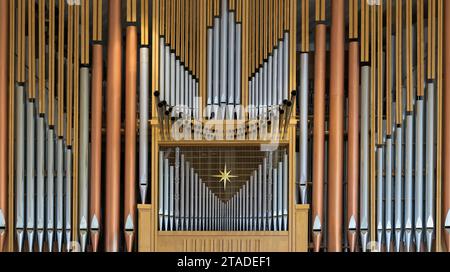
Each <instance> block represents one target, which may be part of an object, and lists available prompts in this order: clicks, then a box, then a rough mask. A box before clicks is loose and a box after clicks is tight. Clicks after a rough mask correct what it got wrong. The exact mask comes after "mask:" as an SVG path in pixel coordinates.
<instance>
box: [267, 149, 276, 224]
mask: <svg viewBox="0 0 450 272" xmlns="http://www.w3.org/2000/svg"><path fill="white" fill-rule="evenodd" d="M272 162H273V160H272V152H269V155H268V159H267V200H268V201H267V211H268V214H267V217H268V219H269V220H268V222H267V224H268V229H269V230H275V228H274V225H273V220H272V216H273V211H274V209H273V208H274V206H273V202H272V201H273V200H272V199H273V197H274V194H273V176H272V175H273V174H272V172H273V167H272Z"/></svg>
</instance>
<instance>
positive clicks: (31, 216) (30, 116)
mask: <svg viewBox="0 0 450 272" xmlns="http://www.w3.org/2000/svg"><path fill="white" fill-rule="evenodd" d="M26 108H27V109H26V111H27V118H26V119H27V130H26V131H27V138H26V169H27V170H26V180H27V189H26V190H27V205H26V207H27V211H26V214H27V239H28V251H30V252H32V251H33V245H34V243H33V242H34V230H35V229H34V228H35V224H34V223H35V183H34V173H35V170H34V169H35V168H34V164H35V161H34V155H35V153H34V142H35V139H34V127H35V126H34V123H35V122H34V120H35V116H34V102H33V100H30V99H29V100H28V101H27V102H26Z"/></svg>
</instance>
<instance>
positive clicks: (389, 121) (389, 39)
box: [384, 0, 395, 252]
mask: <svg viewBox="0 0 450 272" xmlns="http://www.w3.org/2000/svg"><path fill="white" fill-rule="evenodd" d="M392 6H393V5H392V1H390V0H389V1H387V2H386V61H385V63H386V65H385V66H386V68H385V69H386V86H385V88H386V89H385V94H386V143H385V149H386V153H385V154H386V155H385V173H386V175H385V179H386V190H385V194H384V197H385V199H386V200H385V218H386V221H385V238H386V239H385V241H386V251H387V252H390V251H391V246H392V215H393V210H392V131H393V129H394V127H393V120H394V115H393V111H392V108H393V106H394V105H395V104H394V105H393V103H392V102H393V101H392V90H393V86H394V85H393V82H394V80H393V76H394V70H395V69H394V59H395V58H394V54H393V50H392V49H393V48H394V45H395V36H393V35H392ZM394 112H395V111H394Z"/></svg>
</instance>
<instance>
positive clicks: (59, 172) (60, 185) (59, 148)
mask: <svg viewBox="0 0 450 272" xmlns="http://www.w3.org/2000/svg"><path fill="white" fill-rule="evenodd" d="M64 3H65V1H64V0H59V4H58V9H59V11H58V81H57V83H58V85H57V88H58V116H57V123H56V134H57V142H56V161H55V162H56V190H55V192H56V196H55V206H56V214H55V215H56V216H55V222H56V242H57V250H58V252H61V251H62V244H63V232H64V222H63V221H64V218H63V217H64V210H63V209H64V207H63V206H64V196H63V194H64V178H63V175H64V173H63V172H64V155H63V149H64V147H63V145H64V143H63V142H64V139H63V137H64V62H65V61H64V51H65V50H64V29H65V27H64V22H65V19H64V14H65V5H64Z"/></svg>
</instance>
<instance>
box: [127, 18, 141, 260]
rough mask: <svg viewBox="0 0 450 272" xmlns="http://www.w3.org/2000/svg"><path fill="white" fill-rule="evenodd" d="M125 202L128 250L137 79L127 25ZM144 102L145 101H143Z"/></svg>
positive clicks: (132, 204) (131, 234)
mask: <svg viewBox="0 0 450 272" xmlns="http://www.w3.org/2000/svg"><path fill="white" fill-rule="evenodd" d="M125 71H126V72H125V84H126V89H125V92H126V98H125V158H124V159H125V170H124V171H125V187H124V191H125V192H124V194H125V197H124V199H125V202H124V217H123V219H124V224H125V228H124V233H125V243H126V249H127V251H128V252H131V251H132V249H133V240H134V224H135V223H134V222H135V207H136V196H135V195H136V193H135V191H136V80H137V31H136V26H131V25H130V26H128V27H127V34H126V64H125ZM144 103H145V102H144Z"/></svg>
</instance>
